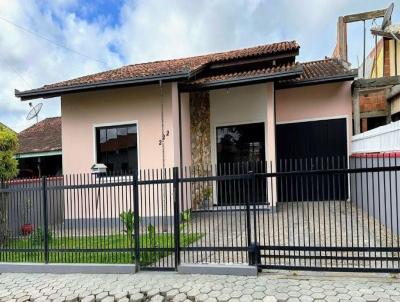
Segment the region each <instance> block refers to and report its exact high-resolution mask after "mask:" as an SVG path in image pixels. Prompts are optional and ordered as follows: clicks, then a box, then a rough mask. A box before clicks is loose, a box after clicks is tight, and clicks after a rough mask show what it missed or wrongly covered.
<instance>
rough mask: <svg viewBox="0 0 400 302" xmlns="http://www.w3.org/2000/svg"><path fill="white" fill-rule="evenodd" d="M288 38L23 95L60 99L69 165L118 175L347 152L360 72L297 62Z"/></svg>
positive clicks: (331, 63) (332, 62)
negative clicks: (102, 167)
mask: <svg viewBox="0 0 400 302" xmlns="http://www.w3.org/2000/svg"><path fill="white" fill-rule="evenodd" d="M299 49H300V47H299V45H298V44H297V43H296V42H294V41H292V42H280V43H274V44H267V45H262V46H257V47H252V48H246V49H239V50H233V51H228V52H221V53H213V54H208V55H202V56H196V57H189V58H183V59H173V60H166V61H156V62H150V63H143V64H135V65H129V66H125V67H122V68H118V69H114V70H110V71H105V72H101V73H98V74H94V75H88V76H84V77H80V78H77V79H73V80H69V81H64V82H60V83H56V84H52V85H46V86H44V87H42V88H39V89H34V90H30V91H23V92H20V91H16V96H17V97H20V98H21V100H23V101H24V100H30V99H37V98H48V97H56V96H61V109H62V110H61V111H62V146H63V171H64V173H65V174H71V173H88V172H90V171H91V170H90V169H91V166H92V165H93V163H96V162H98V163H104V164H105V165H107V167H108V169H109V171H111V172H121V171H122V172H123V171H131V170H133V169H136V168H139V169H152V168H162V167H173V166H178V167H179V166H181V167H182V166H189V165H192V166H197V165H211V164H223V163H226V162H240V161H252V160H258V161H269V162H271V164H272V167H273V168H274V167H276V166H278V164H279V161H280V160H284V159H287V158H305V157H315V156H347V155H348V154H349V152H350V150H349V148H350V142H351V135H352V98H351V84H352V80H353V79H354V76H355V74H354V71H351V70H349V69H348V68H347V64H344V63H343V62H341V61H339V60H336V59H324V60H320V61H315V62H307V63H301V64H299V63H296V56H297V55H298V54H299Z"/></svg>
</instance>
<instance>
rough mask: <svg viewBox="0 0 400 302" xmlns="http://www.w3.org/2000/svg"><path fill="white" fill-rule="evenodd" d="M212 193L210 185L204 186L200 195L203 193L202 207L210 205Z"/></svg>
mask: <svg viewBox="0 0 400 302" xmlns="http://www.w3.org/2000/svg"><path fill="white" fill-rule="evenodd" d="M212 194H213V190H212V187H211V186H207V187H206V188H204V189H203V191H202V195H203V208H208V207H209V206H210V203H211V200H212Z"/></svg>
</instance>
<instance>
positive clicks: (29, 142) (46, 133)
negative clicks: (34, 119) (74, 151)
mask: <svg viewBox="0 0 400 302" xmlns="http://www.w3.org/2000/svg"><path fill="white" fill-rule="evenodd" d="M18 139H19V150H18V154H23V153H35V152H49V151H60V150H61V117H52V118H46V119H44V120H43V121H40V122H39V123H37V124H35V125H33V126H31V127H29V128H27V129H25V130H23V131H21V132H20V133H18Z"/></svg>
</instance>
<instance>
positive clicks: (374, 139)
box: [352, 121, 400, 153]
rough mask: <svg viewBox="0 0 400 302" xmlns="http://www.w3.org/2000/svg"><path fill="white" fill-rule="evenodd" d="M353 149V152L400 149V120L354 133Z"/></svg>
mask: <svg viewBox="0 0 400 302" xmlns="http://www.w3.org/2000/svg"><path fill="white" fill-rule="evenodd" d="M352 151H353V153H368V152H388V151H400V121H397V122H394V123H391V124H389V125H385V126H381V127H378V128H375V129H372V130H369V131H366V132H364V133H360V134H357V135H354V136H353V138H352Z"/></svg>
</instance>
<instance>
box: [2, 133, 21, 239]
mask: <svg viewBox="0 0 400 302" xmlns="http://www.w3.org/2000/svg"><path fill="white" fill-rule="evenodd" d="M17 149H18V138H17V135H16V134H15V133H14V132H12V131H11V130H10V129H8V128H6V127H4V126H1V125H0V188H1V187H2V186H3V184H4V182H5V181H7V180H10V179H12V178H14V177H15V176H17V174H18V162H17V160H16V159H15V157H14V155H15V152H16V151H17ZM7 199H8V196H7V194H6V193H0V243H2V242H4V240H5V239H6V236H7Z"/></svg>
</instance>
